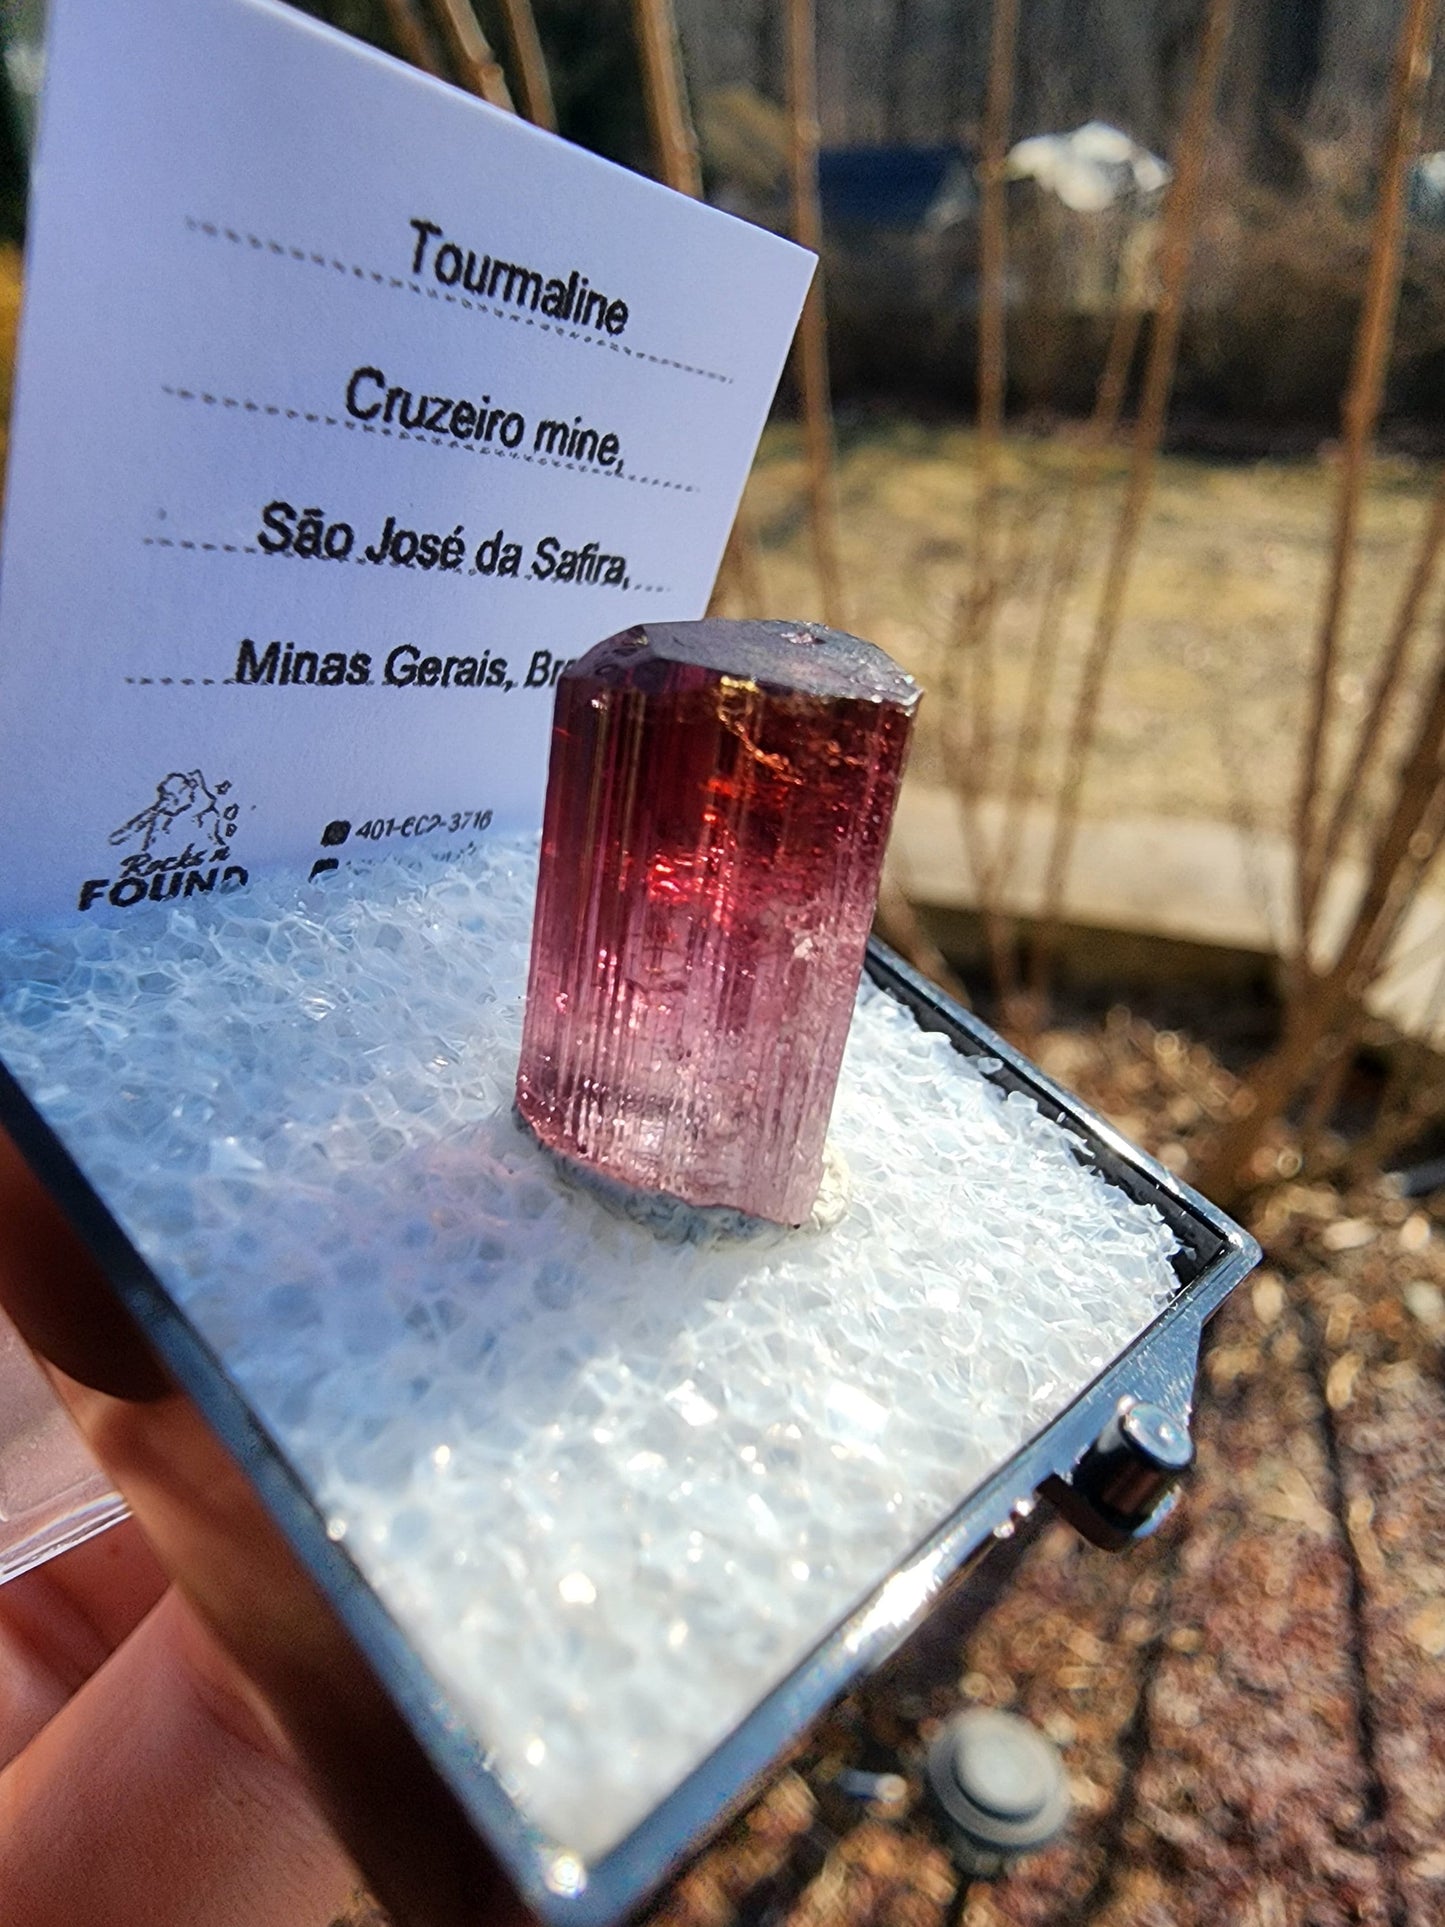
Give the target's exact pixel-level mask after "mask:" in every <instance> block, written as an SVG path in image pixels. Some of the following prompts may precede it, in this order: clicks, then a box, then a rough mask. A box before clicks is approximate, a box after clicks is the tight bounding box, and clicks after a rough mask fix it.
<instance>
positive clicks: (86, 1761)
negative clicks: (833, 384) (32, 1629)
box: [0, 1592, 358, 1927]
mask: <svg viewBox="0 0 1445 1927" xmlns="http://www.w3.org/2000/svg"><path fill="white" fill-rule="evenodd" d="M357 1885H358V1876H357V1873H356V1871H355V1868H354V1867H353V1866H352V1864H351V1862H350V1861H349V1860H348V1859H347V1857H346V1855H345V1854H344V1853H343V1852H342V1850H341V1848H340V1847H339V1846H338V1845H337V1844H336V1842H335V1840H334V1839H333V1838H332V1836H331V1834H330V1832H329V1831H328V1830H327V1828H326V1826H325V1825H324V1823H323V1822H322V1820H321V1818H320V1816H319V1815H318V1814H317V1812H316V1810H315V1808H314V1807H313V1805H312V1803H311V1801H310V1799H309V1798H308V1797H307V1794H306V1792H305V1789H304V1787H303V1785H302V1783H301V1780H300V1778H299V1776H298V1774H297V1772H296V1770H295V1768H294V1766H293V1764H292V1762H291V1760H290V1758H289V1756H288V1754H287V1752H286V1750H285V1748H284V1746H283V1745H282V1744H281V1742H280V1741H279V1740H278V1738H277V1736H276V1735H275V1733H274V1731H273V1730H271V1729H270V1727H269V1726H268V1725H267V1724H266V1723H264V1722H263V1720H262V1719H261V1717H260V1716H258V1714H257V1712H256V1710H255V1708H254V1706H253V1705H252V1703H251V1700H250V1698H249V1695H248V1694H247V1692H246V1689H245V1688H244V1686H243V1684H242V1683H241V1680H240V1677H239V1675H238V1674H237V1673H236V1671H235V1669H234V1667H233V1666H232V1664H231V1662H230V1661H229V1660H228V1659H227V1658H226V1657H225V1655H224V1654H223V1653H222V1652H221V1651H220V1649H219V1648H218V1647H217V1646H216V1644H215V1642H214V1641H213V1640H212V1639H211V1637H210V1635H209V1634H208V1633H207V1632H206V1631H205V1630H204V1628H203V1627H202V1626H201V1624H200V1622H199V1621H198V1620H197V1619H196V1618H195V1616H194V1615H193V1613H192V1612H191V1610H190V1609H189V1607H187V1606H186V1605H185V1604H184V1602H183V1601H182V1600H181V1598H180V1596H179V1595H178V1594H176V1593H174V1592H171V1593H168V1594H167V1595H166V1596H165V1597H164V1598H163V1599H162V1600H161V1602H160V1604H159V1605H158V1606H156V1607H155V1608H154V1610H153V1611H152V1612H151V1613H150V1614H149V1615H148V1616H147V1617H146V1619H145V1620H144V1621H143V1622H142V1623H141V1624H140V1625H139V1626H138V1627H137V1628H136V1630H135V1631H134V1632H133V1633H132V1634H131V1636H130V1637H129V1638H128V1639H127V1640H126V1641H125V1642H124V1644H123V1645H121V1646H120V1647H119V1648H118V1649H117V1650H116V1652H115V1653H113V1654H112V1656H111V1657H110V1658H109V1659H108V1660H107V1661H106V1662H105V1663H104V1664H103V1665H102V1666H101V1667H100V1668H99V1670H98V1671H97V1672H95V1673H94V1674H93V1675H92V1677H91V1678H90V1679H89V1680H88V1681H87V1683H86V1684H85V1685H84V1686H83V1687H81V1689H80V1691H79V1692H78V1693H76V1694H75V1696H74V1697H73V1698H72V1699H71V1700H70V1701H69V1702H68V1703H67V1704H66V1705H65V1707H64V1708H63V1709H62V1710H61V1711H60V1712H58V1713H57V1714H56V1715H55V1716H54V1717H53V1718H52V1719H51V1720H50V1721H49V1723H48V1724H47V1725H46V1726H45V1727H44V1728H43V1730H42V1731H41V1732H40V1733H39V1734H38V1735H37V1737H36V1738H35V1739H34V1740H33V1741H32V1742H31V1743H30V1745H29V1746H28V1747H26V1748H25V1750H24V1751H23V1752H22V1753H21V1754H20V1755H19V1756H18V1758H16V1759H15V1760H13V1761H12V1762H11V1764H10V1765H9V1766H8V1767H7V1768H6V1769H5V1770H4V1772H3V1773H0V1919H5V1920H15V1921H22V1920H23V1921H24V1922H25V1923H26V1927H75V1922H76V1921H78V1920H95V1921H102V1920H103V1921H104V1922H105V1927H326V1923H329V1922H331V1921H333V1920H334V1919H335V1918H336V1916H337V1915H338V1914H339V1913H340V1912H341V1911H342V1909H343V1908H344V1906H345V1904H346V1901H347V1898H348V1896H349V1895H350V1894H352V1893H353V1892H354V1891H355V1889H356V1887H357Z"/></svg>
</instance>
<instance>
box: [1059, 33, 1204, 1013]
mask: <svg viewBox="0 0 1445 1927" xmlns="http://www.w3.org/2000/svg"><path fill="white" fill-rule="evenodd" d="M1233 13H1234V5H1233V0H1210V4H1209V11H1208V13H1207V15H1206V16H1205V23H1204V39H1203V44H1202V45H1201V47H1200V50H1199V64H1198V66H1197V67H1196V69H1195V74H1194V82H1193V85H1192V87H1191V88H1190V92H1189V101H1188V105H1187V107H1186V109H1185V116H1184V126H1183V128H1182V130H1181V133H1180V137H1179V146H1178V154H1177V158H1176V162H1175V172H1174V180H1173V182H1172V184H1171V186H1170V189H1169V196H1168V200H1167V201H1166V203H1165V207H1164V216H1163V229H1162V232H1161V235H1160V240H1159V283H1160V285H1159V305H1158V308H1157V310H1156V312H1155V316H1154V326H1153V329H1152V331H1151V334H1150V338H1149V353H1148V357H1147V360H1146V362H1145V366H1144V376H1143V383H1142V388H1141V392H1140V401H1139V419H1138V422H1137V424H1136V426H1135V430H1134V445H1133V450H1132V452H1131V456H1130V462H1129V476H1128V481H1127V483H1126V485H1125V491H1124V500H1123V502H1122V504H1121V506H1120V510H1119V519H1118V521H1117V523H1116V524H1115V528H1114V537H1113V541H1112V543H1111V545H1110V550H1109V559H1108V564H1107V567H1106V571H1105V576H1104V587H1103V592H1102V594H1101V596H1100V600H1099V610H1098V615H1097V617H1096V620H1095V623H1094V633H1093V638H1092V640H1091V642H1090V645H1089V650H1088V653H1087V655H1086V657H1085V659H1084V674H1083V680H1082V683H1081V685H1080V689H1079V695H1078V700H1077V702H1076V704H1075V708H1074V715H1073V720H1072V723H1071V726H1070V730H1069V737H1068V743H1067V746H1066V749H1065V763H1064V773H1063V780H1062V783H1061V786H1060V790H1059V798H1058V806H1057V810H1056V814H1055V818H1054V834H1053V839H1052V843H1051V846H1050V850H1049V856H1048V863H1047V867H1046V870H1045V876H1044V891H1043V912H1042V919H1041V924H1040V929H1039V932H1038V939H1037V942H1036V943H1035V946H1034V960H1033V973H1032V975H1033V986H1032V987H1033V990H1034V994H1035V998H1036V999H1037V1000H1040V1001H1041V1000H1042V997H1043V995H1044V991H1045V986H1046V982H1047V975H1048V967H1049V961H1050V958H1051V956H1052V952H1053V949H1054V947H1055V945H1056V943H1057V938H1058V927H1059V919H1060V914H1061V910H1062V905H1063V894H1064V885H1065V882H1066V880H1067V877H1068V871H1069V863H1070V860H1071V858H1072V855H1073V848H1074V838H1075V834H1076V832H1077V829H1078V818H1079V801H1080V797H1081V794H1082V791H1083V783H1084V770H1085V767H1086V765H1087V763H1088V758H1089V752H1090V750H1091V748H1092V747H1093V741H1094V731H1095V727H1096V725H1097V721H1098V714H1099V699H1100V696H1101V695H1102V693H1103V687H1104V678H1105V675H1106V673H1107V670H1108V667H1109V659H1110V657H1111V655H1112V654H1113V649H1114V643H1115V640H1116V638H1117V636H1118V633H1119V623H1120V618H1121V616H1122V615H1123V609H1124V596H1125V593H1126V591H1127V589H1128V586H1129V576H1130V573H1131V571H1132V569H1133V564H1134V556H1135V553H1136V552H1137V550H1138V546H1139V535H1140V531H1141V529H1142V528H1143V523H1144V515H1145V511H1146V510H1147V508H1148V505H1149V497H1150V493H1151V491H1152V489H1153V485H1154V473H1155V468H1156V466H1157V461H1158V455H1159V445H1160V442H1161V441H1162V439H1163V435H1164V418H1165V414H1166V412H1167V410H1168V406H1169V396H1170V392H1171V390H1172V388H1173V385H1174V368H1175V363H1176V360H1177V358H1178V350H1179V334H1180V329H1181V327H1182V326H1183V321H1184V290H1185V286H1186V284H1187V281H1188V278H1189V264H1190V259H1191V257H1192V255H1193V252H1194V236H1195V232H1196V229H1197V227H1198V221H1199V189H1200V182H1201V180H1202V177H1203V173H1204V162H1205V157H1206V154H1207V152H1208V148H1209V136H1210V129H1211V126H1212V124H1213V119H1214V100H1215V94H1216V92H1217V91H1218V86H1219V73H1220V68H1221V66H1222V64H1223V59H1224V48H1225V43H1226V41H1227V40H1228V38H1229V28H1230V22H1231V19H1232V17H1233Z"/></svg>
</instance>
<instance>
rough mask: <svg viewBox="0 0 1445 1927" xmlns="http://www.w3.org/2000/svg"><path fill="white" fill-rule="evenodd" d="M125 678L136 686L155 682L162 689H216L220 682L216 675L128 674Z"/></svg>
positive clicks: (143, 686) (139, 686)
mask: <svg viewBox="0 0 1445 1927" xmlns="http://www.w3.org/2000/svg"><path fill="white" fill-rule="evenodd" d="M125 680H126V681H127V682H128V683H130V684H131V685H132V686H133V687H135V688H148V687H150V686H151V685H153V684H154V685H157V686H159V687H160V688H162V689H170V688H172V687H174V688H176V689H214V688H216V687H217V682H218V679H217V678H216V677H215V676H127V677H126V679H125Z"/></svg>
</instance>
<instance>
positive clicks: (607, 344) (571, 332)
mask: <svg viewBox="0 0 1445 1927" xmlns="http://www.w3.org/2000/svg"><path fill="white" fill-rule="evenodd" d="M186 226H187V227H188V228H189V229H190V230H191V232H192V233H195V234H204V235H206V236H207V237H208V238H209V239H211V240H226V241H232V242H234V243H235V245H236V246H237V247H250V248H254V249H256V250H257V252H258V253H266V254H274V255H278V256H280V257H281V258H282V259H283V260H290V261H300V262H303V263H305V264H307V265H309V266H311V267H317V268H329V269H333V270H334V271H335V272H336V273H337V274H344V275H349V276H351V277H353V278H354V279H356V280H358V281H371V282H374V283H375V284H376V286H377V287H379V288H394V289H398V290H404V291H406V292H408V293H411V294H415V295H420V296H421V297H422V298H423V299H424V300H431V301H445V302H447V303H449V304H450V305H451V306H453V307H462V308H470V309H471V310H473V312H474V313H477V314H486V315H494V316H495V317H496V318H497V320H499V321H511V322H515V323H516V324H517V325H518V326H519V327H521V326H526V327H528V328H540V329H541V330H542V331H543V333H544V334H551V335H556V336H557V337H558V338H559V339H560V340H567V341H581V342H585V343H586V345H587V346H588V347H589V348H609V349H611V351H612V353H613V354H614V355H626V356H627V357H628V358H629V359H630V360H632V361H648V362H651V363H652V364H653V366H654V367H657V368H676V369H677V370H678V371H679V373H681V374H684V375H697V376H698V377H699V378H700V379H701V380H704V381H716V382H720V383H721V384H722V385H723V386H724V387H727V388H731V387H732V385H733V377H732V376H731V375H724V374H721V373H719V371H718V370H717V369H716V368H700V367H698V366H697V364H696V363H694V362H691V361H678V360H677V359H676V358H675V357H674V356H672V355H654V354H652V353H651V352H650V351H649V350H648V349H646V348H629V347H628V346H627V345H626V344H625V343H624V342H620V341H612V340H606V341H604V340H602V339H601V338H600V337H598V336H597V335H590V334H587V333H586V332H585V331H584V330H583V329H581V328H570V327H568V326H567V325H566V324H565V323H563V322H556V321H541V320H539V319H538V318H537V316H536V315H533V314H516V313H514V312H513V311H512V310H511V309H510V308H501V307H498V306H497V304H496V303H495V302H494V301H487V300H473V299H472V297H471V296H470V295H464V294H452V293H451V292H450V290H448V289H446V288H430V287H426V286H425V285H424V284H423V283H422V282H420V281H414V280H412V278H411V277H410V275H400V274H383V273H382V272H381V270H380V269H378V268H366V267H360V266H358V265H357V264H356V263H355V262H354V261H353V262H347V261H342V260H338V258H337V257H336V256H335V255H334V254H319V253H317V251H316V250H315V249H314V248H298V247H296V246H294V245H292V244H291V243H289V242H285V241H272V240H268V239H266V238H264V237H263V236H261V235H259V234H252V233H250V232H248V231H246V230H243V229H237V228H233V227H227V226H226V225H225V223H224V222H218V221H205V220H200V219H198V218H197V217H196V216H195V215H193V214H188V215H187V216H186Z"/></svg>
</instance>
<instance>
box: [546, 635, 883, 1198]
mask: <svg viewBox="0 0 1445 1927" xmlns="http://www.w3.org/2000/svg"><path fill="white" fill-rule="evenodd" d="M918 699H919V691H918V687H917V685H916V684H915V683H914V682H913V681H912V680H911V678H909V677H908V676H906V675H905V674H904V673H903V671H902V670H900V669H899V668H898V667H897V666H896V665H895V664H894V663H893V662H891V661H890V660H889V658H888V657H887V656H885V655H884V654H883V652H882V651H881V650H880V649H876V648H874V647H873V645H872V644H871V643H866V642H861V641H859V640H858V639H857V638H856V637H853V636H846V635H842V634H840V633H838V632H837V631H836V630H830V629H823V628H819V627H815V626H813V625H811V624H807V625H804V624H798V623H787V622H722V621H706V622H679V623H649V624H647V625H645V626H638V627H636V628H632V629H627V630H624V631H623V632H622V633H621V634H620V635H616V636H613V637H612V638H610V640H608V641H606V642H603V643H599V644H598V645H597V647H596V648H595V649H593V650H591V651H590V652H589V653H588V654H587V655H585V656H583V657H582V658H581V659H580V661H578V662H576V663H574V664H573V665H572V666H571V667H570V668H569V669H568V670H566V671H565V672H564V674H563V675H562V677H561V679H560V680H559V682H558V685H557V698H556V710H555V713H554V717H553V725H552V756H551V766H550V770H549V773H548V783H547V806H546V815H545V819H544V823H543V832H542V870H541V876H540V879H539V883H538V890H537V908H536V916H535V920H534V924H533V934H532V963H531V975H530V979H529V982H528V987H527V1012H526V1023H525V1029H524V1034H523V1041H522V1057H521V1066H520V1070H519V1072H518V1078H517V1108H518V1110H519V1111H520V1113H521V1115H522V1116H523V1118H524V1119H525V1120H526V1122H527V1123H528V1124H529V1125H530V1126H531V1128H532V1130H533V1131H534V1132H535V1133H536V1135H537V1137H538V1138H539V1139H540V1141H541V1142H542V1143H543V1144H544V1145H546V1146H547V1147H548V1148H549V1149H550V1150H552V1151H554V1152H556V1153H558V1154H559V1155H561V1156H563V1157H565V1158H569V1159H572V1160H574V1161H575V1162H577V1163H580V1164H581V1165H583V1166H584V1167H586V1168H589V1169H591V1170H593V1171H596V1172H600V1173H602V1174H603V1175H604V1176H606V1177H609V1178H614V1179H618V1180H620V1181H621V1182H622V1183H624V1184H629V1185H633V1186H635V1187H637V1188H638V1189H640V1190H643V1191H653V1192H662V1193H665V1194H667V1195H669V1196H672V1197H677V1198H681V1199H682V1200H683V1201H684V1202H685V1203H687V1204H691V1205H699V1206H726V1207H730V1208H731V1209H733V1210H737V1211H742V1212H745V1213H747V1214H748V1215H750V1216H753V1217H758V1218H765V1219H771V1220H772V1221H774V1222H775V1223H778V1224H792V1225H796V1224H801V1223H802V1222H803V1220H804V1219H805V1218H806V1217H807V1216H808V1213H809V1211H810V1209H811V1208H812V1205H813V1201H814V1199H815V1198H816V1196H817V1192H818V1186H819V1183H820V1181H821V1177H822V1169H823V1147H824V1138H825V1135H826V1133H827V1128H828V1118H829V1115H830V1113H831V1110H832V1105H833V1093H834V1088H835V1086H836V1084H837V1080H838V1070H839V1066H840V1064H841V1062H842V1057H843V1046H844V1043H845V1041H846V1038H847V1033H848V1023H849V1018H850V1016H851V1013H852V1008H853V999H854V996H855V994H856V992H857V988H858V979H859V975H860V973H861V970H862V964H863V950H864V945H865V944H866V942H867V937H868V927H869V923H870V920H871V918H872V914H873V906H874V902H875V900H876V898H877V893H878V878H879V873H880V871H881V868H882V863H883V850H884V845H885V842H886V840H887V835H888V828H889V825H890V823H891V821H892V818H893V809H894V804H895V802H896V800H897V795H898V785H899V782H900V779H901V777H902V773H903V763H904V759H905V756H906V754H907V748H908V739H909V735H910V733H911V731H912V725H913V716H914V712H915V710H916V709H917V706H918Z"/></svg>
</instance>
